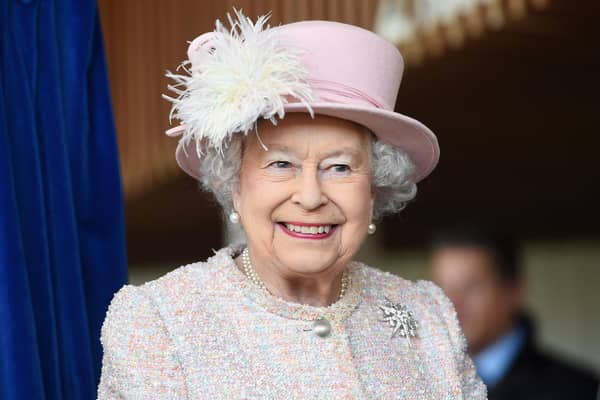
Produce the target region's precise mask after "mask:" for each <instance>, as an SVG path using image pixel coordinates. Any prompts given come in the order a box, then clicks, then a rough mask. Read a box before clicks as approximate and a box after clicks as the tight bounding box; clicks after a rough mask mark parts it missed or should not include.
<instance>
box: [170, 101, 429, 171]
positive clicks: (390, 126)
mask: <svg viewBox="0 0 600 400" xmlns="http://www.w3.org/2000/svg"><path fill="white" fill-rule="evenodd" d="M311 107H312V109H313V111H314V113H315V114H317V115H327V116H330V117H336V118H341V119H345V120H348V121H352V122H355V123H357V124H359V125H362V126H364V127H366V128H367V129H369V130H370V131H371V132H373V133H374V134H375V136H377V138H378V139H380V140H382V141H384V142H386V143H389V144H391V145H393V146H396V147H398V148H400V149H402V150H403V151H405V152H406V153H407V154H408V156H409V157H410V159H411V161H412V162H413V164H414V165H415V172H414V176H413V180H414V181H415V182H419V181H421V180H422V179H424V178H425V177H427V175H429V174H430V173H431V171H433V169H434V168H435V166H436V165H437V163H438V160H439V154H440V150H439V145H438V141H437V138H436V137H435V135H434V134H433V132H432V131H431V130H430V129H429V128H427V127H426V126H425V125H423V124H422V123H421V122H419V121H417V120H416V119H413V118H410V117H407V116H406V115H403V114H400V113H396V112H393V111H388V110H384V109H380V108H370V107H369V108H367V107H360V106H353V105H347V104H338V103H335V104H333V103H325V102H324V103H319V102H317V103H311ZM285 112H288V113H294V112H304V113H308V111H307V109H306V106H305V105H303V104H301V103H292V104H287V105H286V106H285ZM184 147H187V148H184ZM176 158H177V163H178V164H179V166H180V167H181V169H183V170H184V171H185V172H186V173H187V174H189V175H191V176H192V177H194V178H196V179H200V159H199V158H198V154H197V152H196V148H195V143H193V142H190V143H188V145H187V146H184V144H183V142H180V143H179V145H178V146H177V151H176Z"/></svg>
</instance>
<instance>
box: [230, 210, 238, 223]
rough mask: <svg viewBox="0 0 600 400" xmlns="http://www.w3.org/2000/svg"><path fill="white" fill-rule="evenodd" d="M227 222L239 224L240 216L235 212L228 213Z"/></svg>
mask: <svg viewBox="0 0 600 400" xmlns="http://www.w3.org/2000/svg"><path fill="white" fill-rule="evenodd" d="M229 221H231V223H232V224H237V223H239V222H240V214H238V213H237V212H236V211H235V210H233V211H231V212H230V213H229Z"/></svg>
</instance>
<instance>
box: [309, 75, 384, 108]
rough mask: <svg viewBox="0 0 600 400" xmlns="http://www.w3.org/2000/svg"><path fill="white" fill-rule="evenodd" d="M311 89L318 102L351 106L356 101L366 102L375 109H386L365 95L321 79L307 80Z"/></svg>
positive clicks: (340, 84) (351, 88)
mask: <svg viewBox="0 0 600 400" xmlns="http://www.w3.org/2000/svg"><path fill="white" fill-rule="evenodd" d="M308 82H309V83H310V85H311V87H312V88H313V89H315V91H316V92H317V95H318V97H319V100H326V101H328V102H331V103H341V104H353V103H356V101H357V100H359V101H362V102H366V103H368V104H369V105H371V106H373V107H376V108H386V107H385V106H384V105H383V104H381V103H380V102H378V101H377V100H375V99H374V98H372V97H371V96H369V95H367V94H366V93H364V92H362V91H360V90H358V89H356V88H353V87H351V86H347V85H344V84H342V83H339V82H334V81H327V80H322V79H310V78H309V79H308Z"/></svg>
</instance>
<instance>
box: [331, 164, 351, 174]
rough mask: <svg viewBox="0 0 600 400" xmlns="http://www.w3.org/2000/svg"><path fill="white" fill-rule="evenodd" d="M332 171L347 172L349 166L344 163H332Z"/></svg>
mask: <svg viewBox="0 0 600 400" xmlns="http://www.w3.org/2000/svg"><path fill="white" fill-rule="evenodd" d="M330 168H331V169H332V171H334V172H348V171H350V166H348V165H346V164H334V165H332V166H331V167H330Z"/></svg>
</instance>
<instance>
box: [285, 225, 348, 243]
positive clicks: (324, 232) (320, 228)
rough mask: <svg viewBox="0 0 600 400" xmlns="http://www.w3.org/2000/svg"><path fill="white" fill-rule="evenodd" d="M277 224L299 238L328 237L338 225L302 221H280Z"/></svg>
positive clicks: (315, 238)
mask: <svg viewBox="0 0 600 400" xmlns="http://www.w3.org/2000/svg"><path fill="white" fill-rule="evenodd" d="M277 225H279V226H280V227H281V230H282V231H283V232H285V233H287V234H288V235H290V236H292V237H295V238H299V239H313V240H318V239H327V238H328V237H330V236H331V235H333V233H334V232H335V230H336V228H337V227H338V225H333V224H323V225H321V224H307V223H302V222H279V223H278V224H277Z"/></svg>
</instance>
